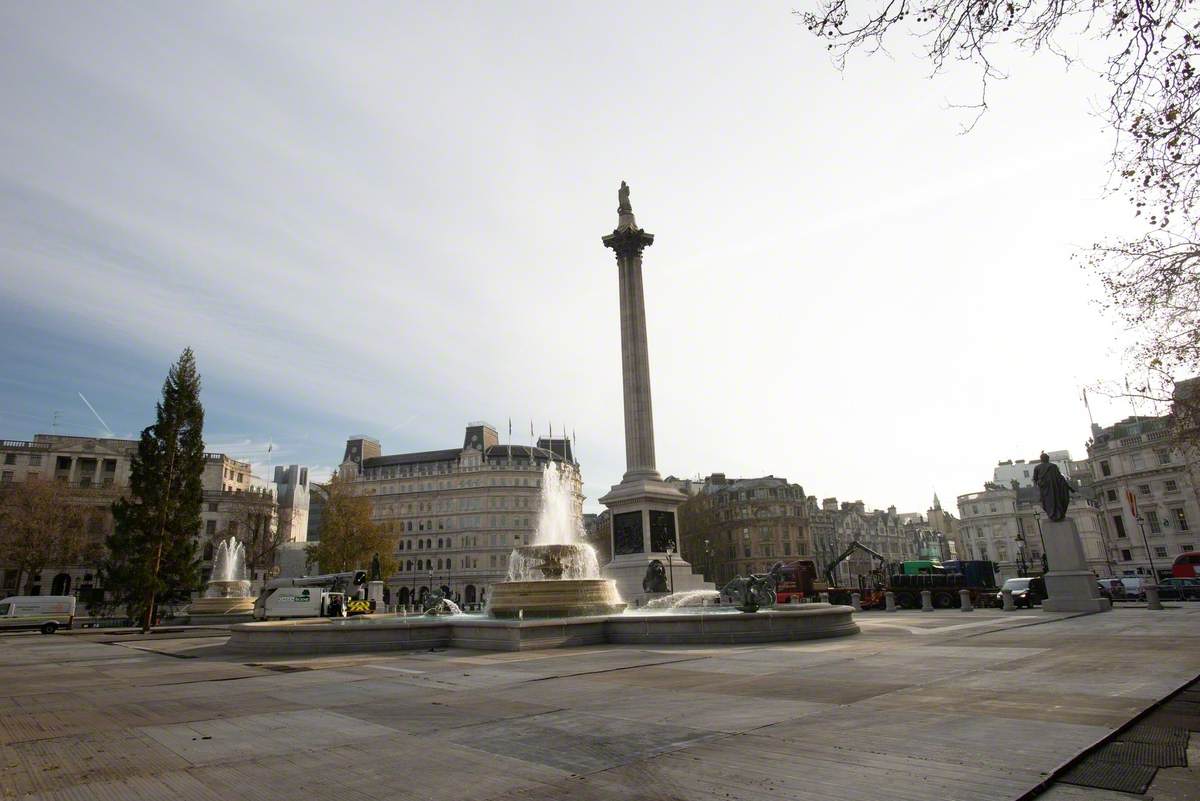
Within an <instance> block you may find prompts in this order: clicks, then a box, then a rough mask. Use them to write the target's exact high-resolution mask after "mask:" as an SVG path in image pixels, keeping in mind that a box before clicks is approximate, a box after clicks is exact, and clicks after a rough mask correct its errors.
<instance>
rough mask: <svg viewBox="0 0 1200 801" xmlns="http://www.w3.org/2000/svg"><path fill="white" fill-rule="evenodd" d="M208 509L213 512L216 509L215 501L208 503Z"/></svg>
mask: <svg viewBox="0 0 1200 801" xmlns="http://www.w3.org/2000/svg"><path fill="white" fill-rule="evenodd" d="M208 511H210V512H215V511H217V505H216V504H215V503H210V504H209V505H208Z"/></svg>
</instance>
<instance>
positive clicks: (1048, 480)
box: [1033, 453, 1077, 523]
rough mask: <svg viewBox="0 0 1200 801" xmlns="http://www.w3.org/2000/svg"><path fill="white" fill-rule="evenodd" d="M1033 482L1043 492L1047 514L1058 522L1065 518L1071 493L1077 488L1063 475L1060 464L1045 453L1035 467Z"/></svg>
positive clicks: (1043, 501)
mask: <svg viewBox="0 0 1200 801" xmlns="http://www.w3.org/2000/svg"><path fill="white" fill-rule="evenodd" d="M1033 483H1034V484H1036V485H1037V488H1038V492H1039V493H1040V494H1041V498H1042V509H1044V510H1045V511H1046V516H1047V517H1049V518H1050V519H1051V520H1053V521H1054V522H1056V523H1057V522H1059V521H1061V520H1063V519H1065V518H1066V516H1067V507H1068V506H1070V505H1071V493H1072V492H1077V490H1076V489H1075V488H1074V487H1072V486H1071V483H1070V482H1069V481H1067V479H1066V478H1064V477H1063V474H1062V471H1061V470H1059V469H1058V465H1056V464H1054V463H1053V462H1051V461H1050V457H1049V456H1047V455H1046V454H1044V453H1043V454H1042V456H1041V463H1040V464H1038V466H1037V467H1035V468H1033Z"/></svg>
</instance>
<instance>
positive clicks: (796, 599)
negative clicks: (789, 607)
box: [792, 594, 800, 606]
mask: <svg viewBox="0 0 1200 801" xmlns="http://www.w3.org/2000/svg"><path fill="white" fill-rule="evenodd" d="M792 604H793V605H794V606H799V605H800V596H799V595H798V594H797V595H793V596H792Z"/></svg>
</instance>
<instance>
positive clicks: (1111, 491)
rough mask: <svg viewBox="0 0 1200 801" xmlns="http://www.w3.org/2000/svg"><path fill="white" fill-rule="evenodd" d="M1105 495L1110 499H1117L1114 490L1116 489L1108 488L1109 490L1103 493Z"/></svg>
mask: <svg viewBox="0 0 1200 801" xmlns="http://www.w3.org/2000/svg"><path fill="white" fill-rule="evenodd" d="M1105 496H1106V497H1107V498H1108V499H1109V500H1110V501H1115V500H1116V499H1117V491H1116V490H1111V489H1110V490H1109V491H1108V492H1107V493H1105Z"/></svg>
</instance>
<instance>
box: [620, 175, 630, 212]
mask: <svg viewBox="0 0 1200 801" xmlns="http://www.w3.org/2000/svg"><path fill="white" fill-rule="evenodd" d="M631 211H633V206H631V205H630V204H629V184H627V183H625V182H624V181H621V188H620V189H618V190H617V212H618V213H625V212H631Z"/></svg>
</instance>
